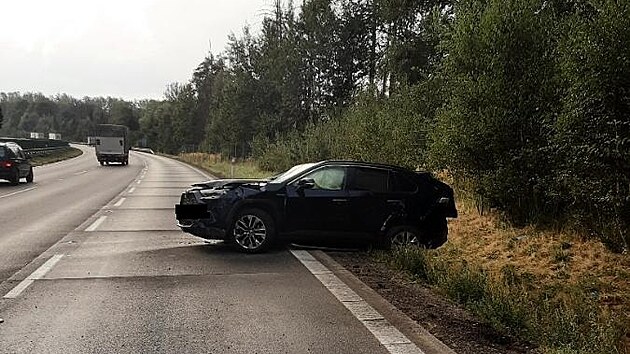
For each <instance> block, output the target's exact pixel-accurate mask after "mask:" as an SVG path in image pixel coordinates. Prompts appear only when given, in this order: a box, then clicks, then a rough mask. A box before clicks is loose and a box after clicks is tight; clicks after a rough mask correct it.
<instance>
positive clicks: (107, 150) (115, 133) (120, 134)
mask: <svg viewBox="0 0 630 354" xmlns="http://www.w3.org/2000/svg"><path fill="white" fill-rule="evenodd" d="M93 138H94V146H95V150H96V159H97V160H98V162H100V163H101V165H105V164H109V163H111V162H119V163H121V164H123V165H127V164H129V147H130V143H129V128H127V127H126V126H124V125H117V124H99V125H97V126H96V133H95V134H94V137H93Z"/></svg>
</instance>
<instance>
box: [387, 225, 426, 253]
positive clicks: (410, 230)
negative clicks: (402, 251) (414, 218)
mask: <svg viewBox="0 0 630 354" xmlns="http://www.w3.org/2000/svg"><path fill="white" fill-rule="evenodd" d="M423 239H424V235H423V233H422V232H421V231H420V230H419V229H418V228H417V227H415V226H411V225H399V226H394V227H392V228H390V229H389V230H387V234H386V235H385V240H386V242H387V244H386V245H385V246H388V247H389V248H392V247H404V246H422V245H423Z"/></svg>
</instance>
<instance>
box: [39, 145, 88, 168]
mask: <svg viewBox="0 0 630 354" xmlns="http://www.w3.org/2000/svg"><path fill="white" fill-rule="evenodd" d="M81 154H83V151H81V150H80V149H77V148H73V147H68V148H64V149H62V150H58V151H53V152H51V153H48V154H44V155H40V156H35V157H33V158H31V164H32V165H33V166H41V165H45V164H49V163H54V162H59V161H63V160H67V159H71V158H73V157H77V156H81Z"/></svg>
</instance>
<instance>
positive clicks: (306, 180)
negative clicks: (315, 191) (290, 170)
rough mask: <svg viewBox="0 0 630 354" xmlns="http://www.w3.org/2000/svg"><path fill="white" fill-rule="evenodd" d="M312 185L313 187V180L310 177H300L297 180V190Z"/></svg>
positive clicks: (310, 187)
mask: <svg viewBox="0 0 630 354" xmlns="http://www.w3.org/2000/svg"><path fill="white" fill-rule="evenodd" d="M313 187H315V180H314V179H312V178H302V179H301V180H299V181H298V182H297V188H298V190H302V189H312V188H313Z"/></svg>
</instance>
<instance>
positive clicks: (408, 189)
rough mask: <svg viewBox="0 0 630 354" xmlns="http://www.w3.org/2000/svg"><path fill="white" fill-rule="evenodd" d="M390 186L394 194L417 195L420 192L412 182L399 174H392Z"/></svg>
mask: <svg viewBox="0 0 630 354" xmlns="http://www.w3.org/2000/svg"><path fill="white" fill-rule="evenodd" d="M390 185H391V190H392V192H394V193H415V192H416V191H417V190H418V186H417V185H416V184H415V183H413V181H412V180H410V179H409V178H407V177H406V176H404V175H403V174H402V173H399V172H392V173H391V175H390Z"/></svg>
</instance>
